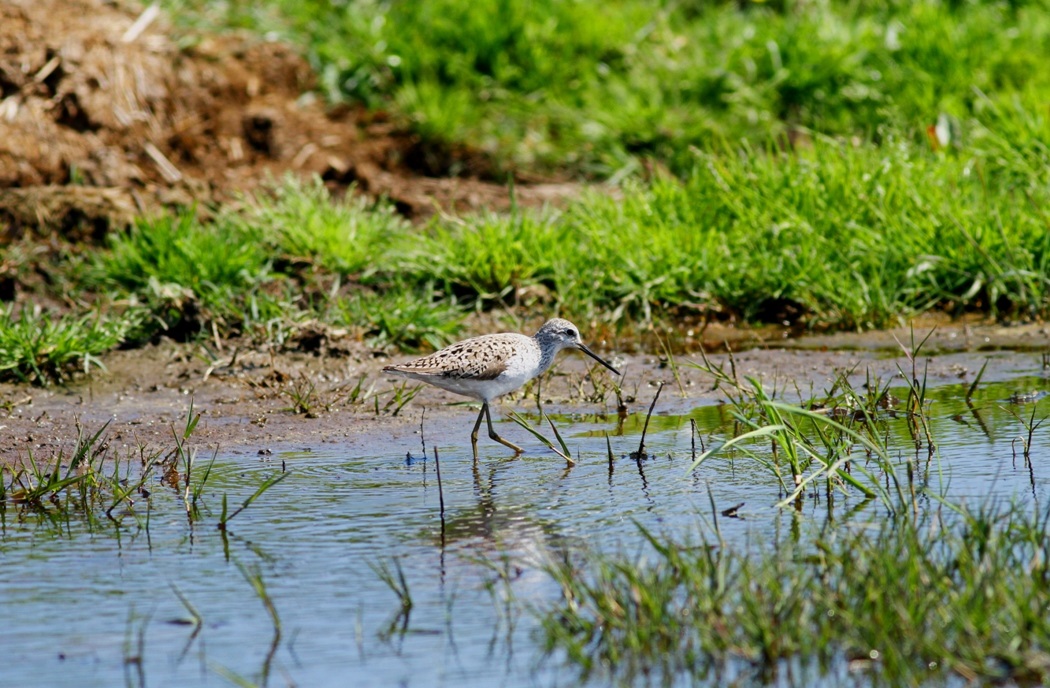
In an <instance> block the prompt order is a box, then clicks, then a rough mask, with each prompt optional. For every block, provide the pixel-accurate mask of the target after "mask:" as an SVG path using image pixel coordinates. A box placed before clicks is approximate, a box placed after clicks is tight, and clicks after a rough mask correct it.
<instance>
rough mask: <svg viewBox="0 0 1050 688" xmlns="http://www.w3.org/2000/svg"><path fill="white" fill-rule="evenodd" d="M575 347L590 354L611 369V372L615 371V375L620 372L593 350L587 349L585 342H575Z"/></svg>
mask: <svg viewBox="0 0 1050 688" xmlns="http://www.w3.org/2000/svg"><path fill="white" fill-rule="evenodd" d="M576 348H577V349H579V350H580V351H582V352H583V353H585V354H587V355H588V356H590V357H591V358H593V359H594V360H596V361H598V362H599V363H601V364H602V365H603V366H605V367H606V368H608V369H609V370H611V371H613V373H615V374H616V375H619V374H620V371H619V370H617V369H616V368H613V367H612V366H611V365H609V363H608V362H607V361H606V360H605V359H603V358H602V357H601V356H599V355H598V354H596V353H594V352H593V351H591V350H590V349H588V348H587V346H586V345H585V344H582V343H581V344H577V345H576Z"/></svg>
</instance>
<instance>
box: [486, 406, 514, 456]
mask: <svg viewBox="0 0 1050 688" xmlns="http://www.w3.org/2000/svg"><path fill="white" fill-rule="evenodd" d="M482 410H483V411H484V412H485V419H486V420H487V421H488V424H489V437H491V438H492V439H494V440H496V441H497V442H499V443H500V444H502V445H503V446H504V447H508V448H510V449H513V450H514V455H515V456H517V455H518V454H520V453H521V452H522V451H523V450H522V448H521V447H519V446H518V445H516V444H514V443H513V442H508V441H507V440H505V439H503V438H502V437H500V436H499V435H497V434H496V430H495V428H493V427H492V412H490V411H489V405H488V404H485V406H484V407H483V408H482Z"/></svg>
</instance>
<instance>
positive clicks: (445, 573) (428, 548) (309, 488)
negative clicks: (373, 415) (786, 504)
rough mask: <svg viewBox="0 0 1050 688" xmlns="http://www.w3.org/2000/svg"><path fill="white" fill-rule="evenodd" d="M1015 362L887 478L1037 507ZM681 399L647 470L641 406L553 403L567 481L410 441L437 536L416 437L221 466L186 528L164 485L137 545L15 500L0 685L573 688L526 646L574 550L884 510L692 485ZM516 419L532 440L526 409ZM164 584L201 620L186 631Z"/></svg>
mask: <svg viewBox="0 0 1050 688" xmlns="http://www.w3.org/2000/svg"><path fill="white" fill-rule="evenodd" d="M1025 361H1026V363H1025V364H1021V365H1019V366H1018V368H1017V370H1016V371H1015V374H1014V375H1012V376H1009V377H1007V379H1001V380H994V381H988V382H986V383H982V385H981V386H980V387H979V389H978V391H977V394H976V395H975V396H974V398H973V400H972V404H970V405H968V404H967V403H966V402H965V400H964V399H963V397H964V395H965V391H966V387H965V386H964V385H950V386H943V387H939V388H935V389H932V390H931V391H930V393H929V397H930V399H931V403H930V406H929V413H930V417H931V425H932V434H933V437H934V438H935V440H936V442H937V447H938V451H937V452H936V453H935V454H934V455H933V456H930V455H929V453H928V452H927V450H926V449H925V448H922V449H921V451H920V452H919V453H918V454H916V451H915V447H914V443H913V441H912V439H911V436H910V435H909V433H908V431H907V426H906V423H905V421H903V420H892V419H889V420H888V421H887V425H886V427H887V428H888V431H889V433H890V436H891V446H892V447H893V449H894V451H895V452H896V453H897V454H899V456H900V457H901V461H902V464H903V462H905V461H907V460H908V459H916V460H917V466H918V469H917V470H918V473H917V481H918V482H919V483H924V484H926V485H928V486H929V487H930V489H931V490H932V491H933V492H935V493H937V494H943V495H945V496H946V497H947V498H948V499H950V500H956V501H959V500H967V501H971V502H980V501H985V500H989V499H1005V500H1017V501H1020V502H1023V503H1031V504H1033V505H1034V504H1035V503H1036V502H1041V503H1044V504H1045V503H1046V501H1047V496H1048V494H1047V493H1048V491H1050V470H1047V469H1046V468H1045V461H1040V460H1039V457H1044V458H1045V457H1046V456H1047V450H1048V449H1050V447H1048V444H1050V439H1048V434H1047V431H1046V428H1045V427H1044V428H1040V430H1038V431H1037V432H1036V433H1035V435H1034V446H1033V449H1032V454H1033V456H1034V457H1036V460H1034V461H1033V462H1031V463H1029V462H1026V461H1025V460H1024V458H1023V457H1022V456H1021V449H1020V445H1019V444H1018V443H1017V442H1016V441H1015V440H1016V438H1018V437H1020V436H1021V435H1022V434H1024V430H1023V425H1022V423H1021V422H1020V421H1019V420H1018V418H1017V417H1015V415H1014V414H1017V415H1019V416H1021V417H1022V418H1028V417H1029V415H1030V414H1031V413H1032V410H1033V409H1035V410H1036V413H1035V417H1036V419H1038V418H1041V417H1042V416H1044V415H1047V414H1048V413H1050V404H1048V403H1047V402H1046V401H1045V399H1044V395H1046V394H1047V392H1048V391H1050V380H1048V378H1047V377H1046V376H1045V375H1044V374H1043V372H1042V371H1041V370H1039V369H1037V367H1036V366H1035V365H1034V364H1033V365H1027V363H1028V362H1030V359H1025ZM895 391H896V392H897V394H898V395H900V396H903V394H904V393H903V391H902V390H900V389H899V388H896V389H895ZM1019 394H1020V395H1025V396H1023V397H1018V396H1017V395H1019ZM641 401H646V400H640V402H641ZM695 403H696V402H695V401H690V400H688V399H683V398H681V397H678V396H676V395H675V392H674V390H672V389H670V388H665V389H664V391H663V394H662V396H661V402H660V404H659V405H658V407H657V409H658V412H657V415H655V416H654V417H653V419H652V421H651V423H650V425H649V430H648V437H647V440H646V448H647V450H648V452H649V458H648V459H646V460H644V461H641V462H639V461H636V460H634V459H632V458H630V457H629V456H628V455H629V453H630V452H632V451H634V450H635V449H636V448H637V445H638V441H639V437H640V433H641V426H642V424H643V423H644V410H643V411H642V412H641V413H638V414H633V415H631V416H629V417H628V418H626V419H625V420H624V421H623V422H622V424H621V423H620V421H619V419H618V418H617V416H616V414H615V413H610V414H605V415H595V414H593V413H587V412H586V411H588V410H589V409H587V408H585V407H582V406H577V407H566V408H560V409H552V410H551V411H552V412H553V411H555V410H557V411H561V412H562V414H561V415H558V414H554V415H552V418H553V419H554V422H555V423H556V425H557V426H558V427H559V428H560V429H561V430H562V432H563V434H564V436H565V439H566V442H567V443H568V445H569V447H570V449H572V451H573V453H574V455H575V454H576V453H577V452H578V453H579V464H578V465H577V466H575V467H573V468H571V469H568V468H567V467H566V465H565V462H564V461H562V460H561V459H559V458H558V457H556V456H554V455H553V454H552V453H551V452H549V451H547V450H545V449H544V448H543V447H542V445H540V444H539V443H538V442H537V441H535V440H533V439H532V438H530V437H529V436H528V435H527V434H526V433H524V431H522V430H521V429H520V428H518V427H517V426H516V425H514V424H513V423H511V422H501V423H500V424H499V431H500V432H501V433H502V434H505V435H507V436H508V437H511V438H514V440H515V441H518V440H522V441H524V443H525V446H526V447H527V449H528V452H527V455H526V456H523V457H520V458H517V459H512V458H508V457H506V456H505V454H504V453H503V448H502V447H500V446H499V445H495V444H492V443H488V442H486V441H483V442H482V445H481V447H482V451H483V457H484V458H483V460H482V461H481V462H480V464H479V466H478V467H477V469H476V470H474V469H472V461H471V457H470V445H469V441H463V442H458V440H459V438H460V437H462V439H463V440H467V433H469V430H470V425H471V424H472V422H473V414H472V413H471V412H470V411H469V410H467V409H464V410H463V416H464V417H463V420H462V422H459V421H458V420H457V421H456V422H455V423H448V424H447V425H448V426H449V427H436V424H435V425H431V426H426V427H425V432H426V433H427V436H428V437H427V439H428V443H429V442H433V441H435V440H437V439H438V437H437V435H438V433H439V432H444V433H445V434H444V436H442V437H440V442H439V443H440V450H439V451H440V462H441V474H442V475H441V478H442V488H443V489H442V491H443V496H444V503H445V514H444V527H442V519H441V514H440V505H439V493H438V485H437V476H436V472H435V468H436V466H435V461H434V456H433V449H432V448H428V451H427V454H428V456H429V459H427V460H423V458H422V452H421V450H420V446H419V443H418V438H417V439H415V440H413V439H412V438H398V439H395V440H392V441H390V442H388V443H386V444H380V443H377V444H376V447H377V449H379V450H381V451H382V452H384V453H380V454H377V455H372V456H361V455H352V454H349V453H347V452H340V451H339V450H338V449H336V450H332V449H330V448H328V447H326V450H325V452H324V453H320V452H309V451H299V452H288V453H283V454H275V455H272V456H267V457H263V458H259V457H243V456H233V455H227V456H223V455H221V454H220V455H219V457H218V461H217V462H216V466H215V469H214V472H213V474H212V476H211V477H210V479H209V481H208V488H207V490H206V504H205V516H204V518H202V519H201V521H200V522H198V523H197V524H196V526H194V527H190V525H189V524H188V522H187V519H186V516H185V513H184V511H183V505H182V501H181V497H180V495H178V494H176V493H175V491H174V490H172V489H171V488H169V487H165V486H163V485H161V484H159V483H158V484H156V485H153V486H152V496H151V497H150V499H149V502H150V504H149V521H148V529H147V528H145V527H144V523H145V522H144V519H143V518H142V515H143V511H144V510H145V508H146V505H145V501H144V500H140V502H139V504H137V505H136V509H137V510H138V513H139V515H140V521H139V524H138V525H136V521H135V520H134V519H130V518H125V519H124V521H123V525H122V526H120V527H118V526H115V525H113V524H110V523H109V522H108V521H105V520H104V519H103V520H102V524H103V525H95V526H89V524H87V523H85V522H84V521H83V520H82V519H78V518H71V519H69V520H66V521H63V520H61V519H59V520H47V519H42V518H40V517H39V516H35V515H33V514H21V513H20V511H19V509H18V508H17V507H16V506H14V505H8V506H7V508H6V510H5V511H4V526H3V534H2V538H0V559H2V562H3V564H2V566H0V613H2V614H3V617H4V619H5V620H6V621H7V622H6V623H5V624H4V625H3V627H2V630H0V646H2V647H3V648H4V654H5V659H6V661H5V666H4V668H3V670H2V673H0V685H4V686H7V685H10V686H15V685H19V686H22V685H31V684H32V685H55V686H58V685H71V686H73V685H75V686H112V685H117V684H120V683H125V682H126V683H128V684H132V685H140V684H142V683H146V684H149V685H154V686H157V685H160V686H166V685H167V686H176V685H179V686H181V685H195V684H207V685H224V684H226V683H227V681H228V679H229V677H231V676H233V675H236V676H240V677H243V678H245V679H248V680H250V681H254V682H259V683H262V682H264V681H265V682H268V683H269V685H275V686H276V685H287V684H292V683H294V684H297V685H309V686H327V685H332V686H344V685H361V686H368V685H394V684H397V685H405V686H434V685H436V686H442V685H456V686H493V685H502V686H533V685H540V686H549V685H574V684H576V683H577V677H576V674H575V673H574V671H573V670H572V669H571V668H567V667H565V666H563V665H562V663H561V661H560V658H559V657H557V656H554V657H544V656H543V654H542V652H541V648H540V647H539V646H538V642H537V641H538V639H537V636H536V634H535V633H534V631H535V623H534V619H533V617H532V615H531V614H530V611H529V609H530V607H532V608H534V607H537V606H542V605H543V604H544V603H545V602H547V601H551V600H555V599H557V595H558V591H557V589H555V588H554V586H552V584H551V583H550V582H549V581H548V580H547V579H546V577H545V576H544V575H543V573H542V571H541V570H540V569H539V565H540V564H541V563H542V562H543V561H544V560H545V559H547V558H549V557H556V556H559V555H560V554H561V553H563V552H565V551H572V550H574V549H576V548H579V547H583V546H586V547H591V548H598V549H605V550H615V549H620V548H623V549H626V550H627V551H628V552H634V551H636V552H639V553H643V552H644V551H645V548H644V546H643V544H642V538H641V537H640V536H639V532H638V525H642V526H644V527H646V528H648V529H649V530H651V531H655V532H657V533H667V534H671V535H674V536H675V537H676V538H678V539H682V538H688V537H694V538H698V537H699V536H700V535H701V534H702V533H707V534H708V535H710V534H711V533H712V527H713V523H714V520H715V519H714V518H713V516H712V501H713V502H714V504H715V505H716V509H715V512H720V511H721V510H723V509H726V508H728V507H732V506H735V505H738V504H741V503H742V504H743V505H742V506H741V507H740V508H739V512H738V514H739V517H738V518H729V517H725V516H721V515H719V516H718V517H717V522H718V528H719V531H720V533H721V536H722V537H723V538H725V540H726V541H727V543H728V544H729V546H732V547H739V548H748V547H761V546H763V545H764V544H765V543H770V542H774V541H776V539H777V538H784V537H797V536H798V532H799V531H800V530H802V531H805V529H806V528H807V527H809V526H810V525H819V524H820V523H821V522H822V521H823V520H824V519H826V518H827V517H828V516H829V515H831V516H833V517H835V518H837V519H846V518H878V517H880V516H882V515H883V514H884V513H885V507H884V506H883V505H881V503H880V502H879V501H878V500H863V499H860V498H859V497H858V496H857V495H856V494H854V495H852V496H849V497H843V496H839V497H837V498H836V499H835V500H833V501H832V502H830V503H829V502H828V501H827V500H826V498H825V497H824V495H823V489H815V490H813V491H812V493H810V494H807V495H806V496H805V497H804V499H803V501H802V504H801V508H800V509H799V510H798V511H796V510H794V509H784V508H777V507H776V506H775V505H776V503H777V502H778V501H779V500H780V499H781V498H782V496H783V495H782V491H781V489H780V487H779V485H778V482H777V480H776V478H775V477H774V476H773V475H772V474H771V473H770V471H768V470H767V469H765V468H762V467H761V466H759V465H758V464H757V463H756V462H754V461H753V460H747V459H742V458H740V457H737V458H735V459H732V460H731V459H729V458H724V457H720V458H712V459H710V460H708V461H706V462H705V463H704V464H703V465H701V466H700V467H699V468H696V469H695V470H690V464H691V455H692V443H693V439H694V437H693V433H692V426H691V423H690V420H691V419H692V420H695V421H696V426H697V428H698V430H699V432H700V436H699V437H698V438H697V443H698V446H697V450H698V451H700V450H701V449H700V446H699V444H700V442H701V439H702V442H703V444H704V445H705V446H708V445H710V443H712V442H717V441H719V440H720V439H721V438H723V437H724V436H725V434H726V433H727V431H728V430H727V425H726V424H727V423H731V422H732V421H731V414H730V409H729V408H728V407H726V406H721V405H706V406H701V407H696V408H694V407H693V405H694V404H695ZM506 410H508V411H509V408H508V409H506ZM523 410H524V409H523ZM529 420H530V422H531V423H532V424H533V425H534V426H536V427H539V419H538V418H537V417H536V416H535V415H532V416H529ZM606 433H608V435H609V436H610V440H609V441H610V443H611V445H612V448H613V452H614V455H615V461H614V462H613V463H612V464H611V465H610V463H609V461H608V459H607V450H606V440H605V435H606ZM545 434H549V433H545ZM413 443H414V444H413ZM406 451H409V452H411V454H412V456H413V457H415V458H409V459H406V457H405V452H406ZM282 465H283V467H284V469H285V470H287V471H288V472H289V477H288V478H287V479H285V480H284V481H283V482H281V483H279V484H277V485H276V486H275V487H273V488H271V489H270V490H269V491H268V492H266V493H265V494H264V495H263V496H262V497H261V498H259V500H258V501H256V502H255V503H254V504H252V505H251V506H250V507H249V508H248V509H247V510H245V511H244V512H243V513H241V514H240V515H238V516H237V517H236V518H235V519H234V520H233V521H232V522H231V523H230V529H229V535H228V537H227V538H226V539H225V541H224V538H223V534H222V533H221V532H220V531H219V530H217V529H216V527H215V524H216V522H217V521H218V514H219V512H220V510H221V499H222V495H223V494H224V493H225V494H227V495H228V498H229V503H230V504H231V505H234V504H239V503H240V502H241V501H242V500H243V499H244V498H246V497H247V496H249V495H250V494H251V493H252V492H253V491H254V490H255V488H256V487H257V486H258V485H259V483H260V482H261V481H262V480H264V479H265V478H266V477H267V476H270V475H273V474H274V473H275V472H279V471H281V470H282ZM242 569H243V570H245V571H248V572H249V575H251V572H257V573H258V575H259V577H260V578H261V580H262V581H263V583H264V584H265V587H266V591H267V593H268V595H269V597H270V599H272V601H273V604H274V606H275V608H276V612H277V614H278V616H279V618H280V628H281V632H280V637H279V639H278V641H277V642H276V644H275V643H274V638H275V635H274V624H273V622H272V621H271V618H270V616H269V615H268V613H267V611H266V609H265V607H264V604H263V600H262V598H261V597H260V595H259V594H257V592H256V591H255V590H253V588H252V586H251V584H250V583H249V580H248V576H246V575H245V573H243V572H242ZM384 569H385V570H386V571H388V572H390V573H391V574H392V576H393V577H394V578H397V576H398V571H401V572H402V573H403V575H404V578H405V581H406V584H407V588H408V590H409V593H410V595H411V598H412V602H413V606H412V608H411V610H410V611H409V612H408V613H407V614H399V610H400V605H399V602H398V598H397V596H396V595H395V593H394V591H393V590H392V588H391V587H390V586H389V585H388V584H387V583H385V582H384V581H383V576H382V575H381V574H380V572H379V571H380V570H384ZM176 590H177V591H178V592H179V593H181V594H182V595H183V596H184V597H185V599H186V600H187V601H188V602H189V603H190V604H191V605H192V606H193V607H194V608H195V609H196V610H197V611H198V612H199V613H200V615H201V617H202V619H203V627H202V629H201V630H200V632H199V633H197V634H194V631H193V626H192V625H189V624H187V621H188V620H189V619H190V616H191V615H190V613H189V612H188V611H187V609H186V607H184V605H183V603H182V602H180V600H179V597H178V594H176ZM511 595H512V599H511V597H510V596H511ZM272 648H275V649H274V650H273V653H272V655H271V654H270V651H271V649H272ZM723 678H724V677H723ZM829 682H831V683H834V682H836V681H835V680H829Z"/></svg>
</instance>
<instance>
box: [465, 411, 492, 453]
mask: <svg viewBox="0 0 1050 688" xmlns="http://www.w3.org/2000/svg"><path fill="white" fill-rule="evenodd" d="M488 410H489V405H488V404H486V403H485V402H481V413H479V414H478V421H477V422H476V423H474V432H472V433H470V446H472V447H474V463H475V464H477V462H478V430H479V429H480V428H481V419H482V418H483V417H484V416H485V412H486V411H488ZM489 427H490V428H491V427H492V421H489Z"/></svg>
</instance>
